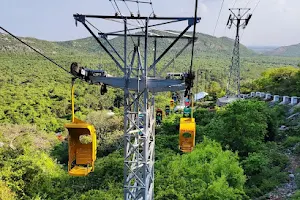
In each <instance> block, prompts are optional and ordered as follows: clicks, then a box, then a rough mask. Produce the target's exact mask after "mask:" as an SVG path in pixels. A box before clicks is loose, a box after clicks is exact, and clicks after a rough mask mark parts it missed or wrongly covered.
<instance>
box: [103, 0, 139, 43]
mask: <svg viewBox="0 0 300 200" xmlns="http://www.w3.org/2000/svg"><path fill="white" fill-rule="evenodd" d="M109 1H110V2H111V4H112V5H113V3H112V0H109ZM113 1H114V3H115V5H116V7H117V9H116V8H115V7H114V5H113V8H114V10H115V11H116V13H118V11H119V14H120V15H121V16H122V17H124V16H123V15H122V13H121V10H120V8H119V6H118V4H117V2H116V0H113ZM117 10H118V11H117ZM127 31H128V33H129V35H131V33H130V31H129V29H128V28H127ZM130 38H131V41H132V43H133V45H134V46H136V44H135V42H134V39H133V37H132V36H130Z"/></svg>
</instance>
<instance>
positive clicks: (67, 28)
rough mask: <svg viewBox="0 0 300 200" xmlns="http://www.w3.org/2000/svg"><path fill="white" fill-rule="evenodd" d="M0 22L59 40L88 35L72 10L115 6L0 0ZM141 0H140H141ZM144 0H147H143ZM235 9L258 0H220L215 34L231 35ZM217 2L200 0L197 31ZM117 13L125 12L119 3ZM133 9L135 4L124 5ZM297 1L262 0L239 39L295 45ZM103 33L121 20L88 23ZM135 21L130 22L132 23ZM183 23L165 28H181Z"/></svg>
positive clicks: (156, 2) (189, 8)
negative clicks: (230, 21)
mask: <svg viewBox="0 0 300 200" xmlns="http://www.w3.org/2000/svg"><path fill="white" fill-rule="evenodd" d="M0 1H1V7H0V25H1V26H3V27H4V28H6V29H7V30H9V31H11V32H13V33H14V34H16V35H19V36H27V37H36V38H39V39H45V40H52V41H62V40H72V39H77V38H82V37H87V36H90V35H89V33H88V32H87V31H86V30H85V28H83V27H82V26H81V25H79V26H78V27H76V26H75V23H74V19H73V16H72V15H73V14H74V13H82V14H101V15H107V14H108V15H112V14H114V12H115V11H114V9H113V7H112V5H111V3H110V2H109V0H84V1H83V0H51V1H46V0H43V1H42V0H0ZM144 1H145V0H144ZM147 1H149V0H147ZM235 1H236V4H235V7H245V6H246V5H247V3H248V2H249V3H248V7H250V8H252V10H251V12H252V11H253V8H254V7H255V6H256V5H257V2H258V1H259V0H224V6H223V10H222V12H221V16H220V20H219V23H218V26H217V30H216V36H218V37H220V36H224V35H225V36H227V37H231V38H233V37H234V32H233V31H234V30H228V29H227V28H225V24H226V22H227V19H228V16H229V11H228V8H231V7H232V6H233V5H234V2H235ZM152 2H153V7H154V10H155V13H156V14H157V15H158V16H192V15H193V8H194V0H152ZM221 3H222V0H199V12H198V14H199V16H200V17H202V21H201V23H200V24H198V27H197V31H198V32H202V33H207V34H210V35H212V34H213V32H214V27H215V25H216V21H217V17H218V13H219V10H220V7H221ZM118 4H119V7H120V9H121V11H122V13H123V14H124V15H125V14H128V10H127V8H126V6H125V5H124V3H123V2H119V1H118ZM128 6H129V7H130V9H131V10H132V11H133V12H135V13H136V12H137V4H136V3H128ZM140 7H141V8H140V10H141V13H142V15H146V14H148V15H149V14H150V12H151V7H150V6H149V5H141V6H140ZM299 9H300V0H261V1H260V3H259V5H258V6H257V8H256V9H255V10H254V13H253V17H252V19H251V21H250V24H249V26H248V27H247V28H246V29H245V32H244V33H243V31H242V38H241V42H242V43H243V44H246V45H291V44H296V43H300V12H299ZM91 21H92V22H93V23H95V25H97V27H98V28H99V29H100V30H101V31H103V32H105V31H111V30H117V29H119V28H122V26H121V24H117V23H113V22H108V21H104V20H98V21H93V20H91ZM135 23H136V22H133V24H135ZM183 25H184V24H180V25H176V26H171V27H170V26H168V27H165V28H164V29H177V30H180V29H181V28H182V27H183Z"/></svg>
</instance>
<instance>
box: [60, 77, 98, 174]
mask: <svg viewBox="0 0 300 200" xmlns="http://www.w3.org/2000/svg"><path fill="white" fill-rule="evenodd" d="M74 82H75V80H72V95H71V101H72V123H69V124H65V128H67V129H68V132H69V136H68V138H69V162H68V171H69V174H70V175H71V176H87V175H88V174H89V173H90V172H93V171H94V168H95V160H96V151H97V147H96V144H97V143H96V130H95V128H94V126H93V125H91V124H89V123H86V122H84V121H81V120H79V119H77V118H75V114H74ZM84 137H86V141H83V139H84Z"/></svg>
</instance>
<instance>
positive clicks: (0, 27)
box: [0, 26, 73, 76]
mask: <svg viewBox="0 0 300 200" xmlns="http://www.w3.org/2000/svg"><path fill="white" fill-rule="evenodd" d="M0 29H2V30H3V31H4V32H6V33H8V34H9V35H10V36H12V37H13V38H15V39H16V40H18V41H19V42H21V43H22V44H24V45H26V46H27V47H29V48H30V49H31V50H33V51H35V52H36V53H38V54H39V55H40V56H42V57H44V58H45V59H46V60H48V61H50V62H52V63H53V64H54V65H56V66H57V67H59V68H61V69H62V70H64V71H65V72H67V73H69V74H71V72H69V71H68V70H66V69H65V68H64V67H62V66H61V65H59V64H58V63H57V62H55V61H54V60H52V59H51V58H49V57H48V56H46V55H44V54H42V53H41V52H39V51H38V50H36V49H35V48H33V47H32V46H30V45H29V44H27V43H25V42H24V41H22V40H21V39H20V38H18V37H17V36H15V35H13V34H12V33H10V32H9V31H8V30H6V29H4V28H3V27H2V26H0ZM71 75H72V76H73V74H71Z"/></svg>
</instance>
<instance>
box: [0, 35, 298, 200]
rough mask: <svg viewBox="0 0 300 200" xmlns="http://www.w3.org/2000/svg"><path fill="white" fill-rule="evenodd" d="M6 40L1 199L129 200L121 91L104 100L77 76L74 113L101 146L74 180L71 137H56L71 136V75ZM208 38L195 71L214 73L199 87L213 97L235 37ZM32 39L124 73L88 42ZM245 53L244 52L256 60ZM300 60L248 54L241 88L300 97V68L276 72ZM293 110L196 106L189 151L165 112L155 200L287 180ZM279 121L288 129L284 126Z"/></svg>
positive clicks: (260, 191) (241, 194)
mask: <svg viewBox="0 0 300 200" xmlns="http://www.w3.org/2000/svg"><path fill="white" fill-rule="evenodd" d="M5 37H7V36H1V38H2V40H5V41H6V43H4V42H3V41H2V40H0V44H2V46H6V47H7V45H11V46H13V48H12V49H13V50H12V51H11V50H8V49H7V48H1V53H0V60H1V63H0V69H1V72H2V73H1V74H0V99H1V101H0V123H1V124H0V158H1V159H0V195H1V196H0V199H35V200H38V199H81V200H85V199H86V200H87V199H99V198H100V199H104V200H110V199H111V200H115V199H122V198H123V191H122V188H123V141H122V134H123V127H122V126H123V108H122V104H123V100H122V99H123V97H122V96H123V92H122V90H117V89H112V88H109V91H108V93H107V94H106V95H104V96H101V95H100V91H99V87H98V86H96V85H88V84H87V83H85V82H82V81H79V80H77V81H76V89H75V98H76V99H75V111H76V116H77V117H78V118H80V119H82V120H86V121H88V122H90V123H92V124H93V125H94V126H95V128H96V130H97V139H98V150H97V161H96V170H95V172H93V173H92V174H90V175H89V176H88V177H82V178H78V177H77V178H76V177H75V178H74V177H70V176H68V174H67V169H66V164H67V159H68V151H67V143H66V142H60V141H59V140H57V138H56V137H55V133H57V132H63V135H66V134H67V133H66V130H65V129H64V128H63V124H64V123H66V122H68V121H69V120H70V117H71V116H70V114H71V105H70V82H71V76H70V75H68V74H67V73H65V72H63V71H62V70H60V69H59V68H56V67H55V66H53V65H52V64H51V63H48V62H46V61H45V60H43V59H42V58H40V57H38V56H36V55H34V54H32V53H31V52H30V51H27V49H25V50H24V49H21V50H20V49H19V47H18V46H16V45H17V44H15V43H14V42H13V41H12V40H11V41H10V40H9V41H8V40H6V39H3V38H5ZM201 37H202V39H200V41H199V44H200V45H199V46H200V47H201V46H205V48H203V49H202V50H200V49H201V48H200V49H199V51H198V55H197V56H196V59H195V70H198V69H202V70H203V69H204V70H207V72H206V73H204V74H203V75H202V76H201V77H199V79H198V80H199V82H196V83H195V89H196V88H198V91H200V90H206V91H208V92H209V93H210V98H211V99H215V98H217V97H220V96H222V95H224V91H225V86H226V81H227V79H226V75H227V71H226V69H227V68H228V66H229V64H230V57H229V56H228V55H229V54H230V53H231V52H230V53H228V52H229V50H230V49H231V48H229V47H230V46H231V45H232V41H231V40H229V39H226V38H220V39H217V38H214V37H211V36H207V35H201ZM27 40H28V41H31V39H27ZM115 40H118V39H115ZM220 40H227V42H223V43H222V41H220ZM114 42H115V43H116V44H118V43H120V41H119V42H118V41H114ZM31 44H37V47H38V48H41V49H44V52H46V53H50V54H51V55H53V56H54V57H53V58H54V60H56V61H57V62H58V63H60V64H62V65H63V66H66V69H67V68H68V67H69V65H70V63H72V62H73V61H77V62H79V63H81V64H82V65H84V66H87V67H90V68H97V67H98V65H99V64H101V66H102V68H103V69H105V70H106V71H107V72H108V73H109V74H112V75H117V74H120V71H118V70H116V66H115V64H114V63H113V62H112V61H110V60H109V59H108V57H107V56H101V57H100V58H98V57H96V56H95V54H87V52H94V53H96V52H97V51H99V49H94V47H95V46H92V45H91V44H93V45H94V43H93V42H92V41H90V39H83V40H78V41H73V42H65V43H64V42H63V43H51V44H50V43H48V42H46V41H39V40H35V39H33V40H32V43H31ZM79 44H80V45H81V48H83V49H84V51H85V52H79V51H78V50H80V48H79V47H78V48H79V49H77V50H76V48H74V50H72V51H68V49H69V48H70V47H72V48H73V47H75V46H76V45H79ZM224 44H226V45H225V46H222V45H224ZM2 46H1V47H2ZM53 49H56V51H57V52H59V53H53V52H52V51H53ZM19 50H20V51H19ZM217 50H218V52H216V51H217ZM100 51H101V50H100ZM230 51H231V50H230ZM246 51H247V50H245V51H242V52H244V53H245V54H246V55H248V56H250V54H251V56H253V54H252V53H251V52H248V53H249V54H247V52H246ZM51 52H52V53H51ZM212 52H216V54H212ZM59 54H60V55H59ZM186 55H188V54H185V55H183V56H181V57H179V58H178V59H176V62H175V64H174V65H173V66H172V67H171V68H169V70H171V71H173V72H176V71H180V72H182V71H185V70H187V69H188V67H189V64H187V63H188V62H187V56H186ZM216 55H217V56H218V57H216ZM168 59H171V56H170V55H169V56H168V57H167V58H166V59H164V60H162V61H161V62H160V63H159V64H158V66H157V67H158V70H160V69H161V68H162V66H163V65H164V64H165V63H166V62H167V61H168ZM298 63H299V60H297V59H295V58H277V57H264V56H255V57H243V58H242V61H241V64H242V69H241V73H242V77H243V79H242V83H243V90H245V91H246V92H247V91H248V92H249V91H252V90H260V91H265V92H271V93H279V92H282V93H281V94H286V95H290V96H291V95H298V96H300V94H299V93H300V91H299V83H300V75H299V71H298V69H296V68H295V67H283V68H277V67H279V66H288V65H291V66H296V65H297V64H298ZM266 69H267V71H265V70H266ZM264 71H265V72H264ZM262 72H264V73H263V74H262V76H261V77H260V74H261V73H262ZM258 77H260V78H259V79H257V78H258ZM254 79H257V80H255V81H253V80H254ZM168 95H169V94H167V93H163V94H159V95H157V96H156V106H157V107H160V108H163V107H164V106H165V105H166V104H168V101H169V99H168V98H166V96H168ZM112 107H113V111H114V113H115V115H114V116H109V115H107V109H110V108H112ZM119 107H120V108H119ZM287 111H288V108H286V107H284V106H279V105H275V106H273V107H270V106H269V105H268V104H266V103H265V102H259V101H238V102H235V103H233V104H231V105H228V106H227V107H225V108H222V109H217V111H216V112H209V111H208V110H206V109H202V108H199V109H198V110H197V112H195V118H196V121H197V137H196V143H197V145H196V148H195V150H194V151H193V152H192V153H190V154H182V153H181V152H180V151H179V150H178V125H179V118H180V115H172V116H170V117H168V118H164V120H163V124H162V126H160V127H157V132H156V154H155V155H156V163H155V173H156V174H155V176H156V178H155V198H156V199H159V200H167V199H170V200H171V199H172V200H173V199H178V200H184V199H188V200H189V199H191V200H193V199H233V200H235V199H250V198H256V197H260V196H262V195H264V194H266V193H268V192H270V191H271V190H272V189H274V188H275V187H276V186H278V185H280V184H281V183H284V182H286V181H287V173H286V171H285V169H286V167H287V166H288V164H289V159H288V157H287V156H286V154H285V152H284V150H285V149H287V148H292V149H293V151H292V153H295V154H296V155H299V154H300V148H299V144H300V135H299V133H300V131H299V125H298V124H299V122H298V121H297V119H296V120H294V121H291V120H286V117H287V116H286V113H287ZM293 112H294V113H297V112H299V110H298V111H297V109H294V111H293ZM280 125H287V126H289V129H288V130H287V131H286V132H282V131H278V127H279V126H280ZM295 196H297V194H296V195H295Z"/></svg>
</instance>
